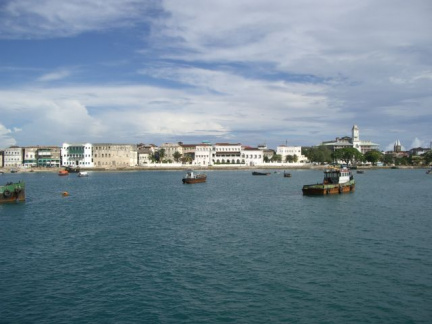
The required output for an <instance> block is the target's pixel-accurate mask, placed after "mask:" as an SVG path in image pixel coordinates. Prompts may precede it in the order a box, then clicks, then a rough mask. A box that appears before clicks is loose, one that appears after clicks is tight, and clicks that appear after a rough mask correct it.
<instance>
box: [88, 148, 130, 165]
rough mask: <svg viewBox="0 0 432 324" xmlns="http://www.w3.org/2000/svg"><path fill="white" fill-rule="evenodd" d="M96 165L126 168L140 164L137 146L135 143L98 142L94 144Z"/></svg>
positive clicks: (93, 152) (93, 153) (93, 158)
mask: <svg viewBox="0 0 432 324" xmlns="http://www.w3.org/2000/svg"><path fill="white" fill-rule="evenodd" d="M92 160H93V165H94V166H95V167H103V168H124V167H131V166H136V165H137V164H138V152H137V146H136V145H133V144H113V143H96V144H93V145H92Z"/></svg>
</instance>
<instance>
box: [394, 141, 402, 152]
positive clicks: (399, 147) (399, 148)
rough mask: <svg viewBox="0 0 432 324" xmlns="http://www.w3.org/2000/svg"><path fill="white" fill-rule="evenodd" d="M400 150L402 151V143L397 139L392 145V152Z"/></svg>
mask: <svg viewBox="0 0 432 324" xmlns="http://www.w3.org/2000/svg"><path fill="white" fill-rule="evenodd" d="M400 151H402V144H401V142H400V141H399V140H397V141H396V143H395V144H394V146H393V152H396V153H398V152H400Z"/></svg>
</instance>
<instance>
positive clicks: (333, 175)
mask: <svg viewBox="0 0 432 324" xmlns="http://www.w3.org/2000/svg"><path fill="white" fill-rule="evenodd" d="M354 190H355V180H354V177H353V175H352V173H351V171H350V170H349V169H348V168H346V167H342V168H333V169H327V170H325V171H324V180H323V182H322V183H317V184H310V185H304V186H303V189H302V191H303V195H332V194H342V193H349V192H354Z"/></svg>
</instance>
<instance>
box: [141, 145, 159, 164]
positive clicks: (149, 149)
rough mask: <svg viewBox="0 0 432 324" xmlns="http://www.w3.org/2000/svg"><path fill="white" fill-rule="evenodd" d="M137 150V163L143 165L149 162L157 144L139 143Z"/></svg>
mask: <svg viewBox="0 0 432 324" xmlns="http://www.w3.org/2000/svg"><path fill="white" fill-rule="evenodd" d="M137 150H138V152H137V154H138V165H140V166H143V165H146V164H149V163H151V162H152V161H151V156H152V155H153V154H154V153H155V152H156V150H157V146H156V145H154V144H139V145H138V148H137Z"/></svg>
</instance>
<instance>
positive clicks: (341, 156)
mask: <svg viewBox="0 0 432 324" xmlns="http://www.w3.org/2000/svg"><path fill="white" fill-rule="evenodd" d="M332 156H333V159H334V160H336V161H338V160H340V161H343V162H345V163H346V164H348V165H349V164H356V163H357V162H358V161H361V160H363V154H362V153H361V152H359V150H357V149H355V148H354V147H345V148H342V149H339V150H336V151H334V152H333V154H332Z"/></svg>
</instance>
